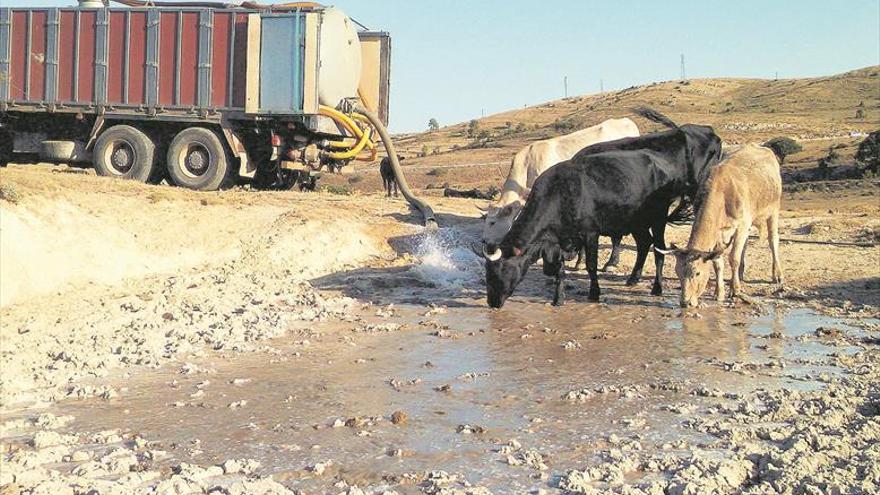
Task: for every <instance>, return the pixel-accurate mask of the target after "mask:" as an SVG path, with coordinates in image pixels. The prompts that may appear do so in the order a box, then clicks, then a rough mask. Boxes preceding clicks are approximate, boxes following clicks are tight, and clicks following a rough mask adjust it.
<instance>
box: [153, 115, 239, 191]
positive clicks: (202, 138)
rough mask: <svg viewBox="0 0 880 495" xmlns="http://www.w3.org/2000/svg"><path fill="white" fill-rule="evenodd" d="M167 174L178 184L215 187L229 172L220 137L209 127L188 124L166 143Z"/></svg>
mask: <svg viewBox="0 0 880 495" xmlns="http://www.w3.org/2000/svg"><path fill="white" fill-rule="evenodd" d="M167 159H168V164H167V166H168V176H169V177H170V178H171V181H172V182H173V183H174V184H175V185H178V186H181V187H186V188H189V189H195V190H198V191H214V190H216V189H218V188H219V187H220V186H222V185H223V183H224V181H225V180H226V178H227V176H228V175H229V157H228V156H226V148H224V147H223V143H221V142H220V138H218V137H217V135H216V134H214V133H213V132H211V131H210V130H208V129H205V128H202V127H190V128H188V129H184V130H182V131H180V133H178V134H177V136H175V137H174V140H173V141H171V144H170V145H169V146H168V156H167Z"/></svg>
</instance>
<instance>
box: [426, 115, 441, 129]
mask: <svg viewBox="0 0 880 495" xmlns="http://www.w3.org/2000/svg"><path fill="white" fill-rule="evenodd" d="M438 130H440V123H439V122H437V119H435V118H433V117H431V120H429V121H428V131H429V132H434V131H438Z"/></svg>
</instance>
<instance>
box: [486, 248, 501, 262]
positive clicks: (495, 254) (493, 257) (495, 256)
mask: <svg viewBox="0 0 880 495" xmlns="http://www.w3.org/2000/svg"><path fill="white" fill-rule="evenodd" d="M483 256H484V257H485V258H486V259H487V260H489V261H498V260H500V259H501V250H500V249H498V248H497V247H496V248H495V251H494V252H491V253H490V252H488V251H486V246H485V245H483Z"/></svg>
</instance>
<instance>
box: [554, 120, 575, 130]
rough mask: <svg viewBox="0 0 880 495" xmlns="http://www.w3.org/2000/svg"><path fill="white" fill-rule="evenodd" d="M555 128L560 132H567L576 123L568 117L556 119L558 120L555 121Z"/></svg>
mask: <svg viewBox="0 0 880 495" xmlns="http://www.w3.org/2000/svg"><path fill="white" fill-rule="evenodd" d="M553 128H554V129H556V130H557V131H559V132H567V131H570V130H572V129H574V128H575V124H574V122H572V121H570V120H568V119H564V120H563V119H556V121H555V122H553Z"/></svg>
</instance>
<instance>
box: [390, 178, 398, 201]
mask: <svg viewBox="0 0 880 495" xmlns="http://www.w3.org/2000/svg"><path fill="white" fill-rule="evenodd" d="M391 184H393V185H394V197H395V198H396V197H397V180H393V181H391Z"/></svg>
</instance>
